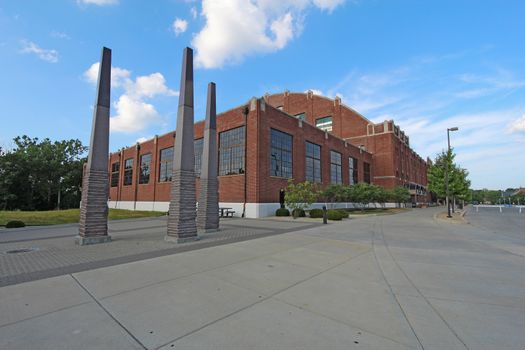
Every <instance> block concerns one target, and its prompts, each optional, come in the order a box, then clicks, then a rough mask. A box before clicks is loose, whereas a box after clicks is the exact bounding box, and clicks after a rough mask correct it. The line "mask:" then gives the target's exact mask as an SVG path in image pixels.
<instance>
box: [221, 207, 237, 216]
mask: <svg viewBox="0 0 525 350" xmlns="http://www.w3.org/2000/svg"><path fill="white" fill-rule="evenodd" d="M232 209H233V208H228V207H219V217H221V218H227V217H233V214H234V213H235V211H234V210H232Z"/></svg>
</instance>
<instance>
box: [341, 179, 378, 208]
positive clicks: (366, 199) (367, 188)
mask: <svg viewBox="0 0 525 350" xmlns="http://www.w3.org/2000/svg"><path fill="white" fill-rule="evenodd" d="M376 188H377V186H374V185H369V184H367V183H365V182H360V183H357V184H355V185H352V186H349V187H348V188H347V190H346V193H347V200H348V201H350V202H354V203H358V204H360V205H361V209H364V208H365V207H367V206H368V204H369V203H371V202H374V201H375V198H376Z"/></svg>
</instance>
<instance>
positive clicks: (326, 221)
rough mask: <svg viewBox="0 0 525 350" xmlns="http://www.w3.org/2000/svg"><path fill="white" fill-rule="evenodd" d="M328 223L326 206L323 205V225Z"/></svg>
mask: <svg viewBox="0 0 525 350" xmlns="http://www.w3.org/2000/svg"><path fill="white" fill-rule="evenodd" d="M327 223H328V217H327V216H326V205H323V224H327Z"/></svg>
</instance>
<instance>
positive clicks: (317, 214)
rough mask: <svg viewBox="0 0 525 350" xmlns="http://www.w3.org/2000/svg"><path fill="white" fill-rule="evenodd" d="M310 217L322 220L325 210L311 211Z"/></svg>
mask: <svg viewBox="0 0 525 350" xmlns="http://www.w3.org/2000/svg"><path fill="white" fill-rule="evenodd" d="M309 215H310V217H311V218H316V219H317V218H322V217H323V209H317V208H316V209H310V212H309Z"/></svg>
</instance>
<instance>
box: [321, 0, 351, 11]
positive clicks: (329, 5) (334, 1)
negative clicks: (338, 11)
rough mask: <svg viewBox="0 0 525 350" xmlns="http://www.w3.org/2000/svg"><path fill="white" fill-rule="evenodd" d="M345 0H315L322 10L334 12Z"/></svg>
mask: <svg viewBox="0 0 525 350" xmlns="http://www.w3.org/2000/svg"><path fill="white" fill-rule="evenodd" d="M344 2H345V0H314V4H315V6H317V7H319V8H320V9H322V10H327V11H329V12H332V11H333V10H334V9H335V8H336V7H337V6H339V5H341V4H342V3H344Z"/></svg>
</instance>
